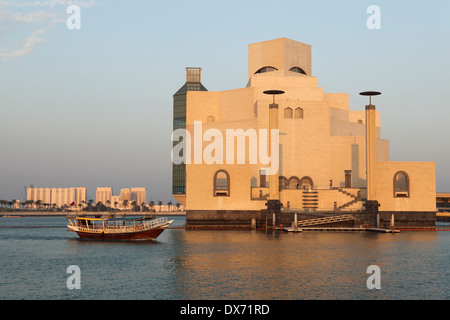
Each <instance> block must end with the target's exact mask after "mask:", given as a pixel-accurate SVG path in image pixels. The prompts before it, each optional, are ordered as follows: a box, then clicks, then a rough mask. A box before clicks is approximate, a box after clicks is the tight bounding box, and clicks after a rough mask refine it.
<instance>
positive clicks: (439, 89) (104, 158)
mask: <svg viewBox="0 0 450 320" xmlns="http://www.w3.org/2000/svg"><path fill="white" fill-rule="evenodd" d="M71 5H77V6H78V7H79V8H80V12H79V13H80V15H79V17H80V29H70V28H68V25H67V20H68V19H69V20H70V21H72V20H71V15H72V14H73V12H72V11H70V12H69V13H67V9H68V7H69V6H71ZM371 5H377V6H378V7H379V8H380V16H379V17H380V19H379V21H380V28H379V29H369V28H368V26H367V20H368V19H370V17H371V16H372V14H373V12H369V13H368V12H367V9H368V7H369V6H371ZM449 13H450V2H449V1H448V0H442V1H438V0H436V1H427V2H426V1H403V0H397V1H375V0H374V1H364V0H343V1H335V0H329V1H325V0H322V1H321V0H319V1H301V0H295V1H283V0H281V1H276V2H274V1H265V0H259V1H253V0H252V1H245V0H240V1H235V0H230V1H215V0H201V1H196V0H192V1H178V0H176V1H141V0H128V1H125V0H92V1H89V0H85V1H68V0H48V1H33V0H23V1H1V0H0V198H1V199H5V200H12V199H20V200H22V201H23V200H24V196H25V195H24V193H25V191H24V187H25V186H29V185H30V184H32V185H34V186H35V187H77V186H84V187H86V188H87V196H88V199H94V200H95V190H96V188H97V187H112V188H113V191H114V194H118V193H119V192H120V189H121V188H128V187H146V188H147V202H148V201H150V200H154V201H158V200H161V199H162V200H163V201H164V202H167V201H169V200H172V201H174V200H173V199H172V197H171V167H172V164H171V148H172V147H171V140H170V136H171V133H172V108H173V103H172V99H173V97H172V96H173V94H174V93H175V92H176V91H177V90H178V89H179V88H180V87H181V86H182V85H183V84H184V82H185V68H186V67H201V68H202V83H203V85H204V86H205V87H206V88H207V89H208V90H209V91H222V90H229V89H237V88H243V87H245V86H246V84H247V81H248V79H247V60H248V44H250V43H255V42H260V41H265V40H271V39H276V38H281V37H286V38H290V39H293V40H296V41H300V42H303V43H307V44H309V45H311V46H312V73H313V74H312V75H313V76H315V77H317V78H318V84H319V86H320V87H323V88H324V91H325V92H342V93H349V97H350V110H364V106H365V105H366V104H367V98H366V97H362V96H359V94H358V93H359V92H361V91H368V90H375V91H380V92H382V95H381V96H377V97H376V98H375V99H374V100H373V103H374V104H375V105H376V106H377V110H379V111H381V123H382V127H381V135H382V138H384V139H389V140H390V146H391V160H392V161H433V162H435V163H436V188H437V191H438V192H450V143H449V142H450V141H449V138H450V125H449V119H450V90H449V88H450V41H449V40H450V20H449V19H448V15H449Z"/></svg>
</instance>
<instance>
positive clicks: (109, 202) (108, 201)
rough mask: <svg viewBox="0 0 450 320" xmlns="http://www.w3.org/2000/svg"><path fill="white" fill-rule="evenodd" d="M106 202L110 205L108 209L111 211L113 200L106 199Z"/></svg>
mask: <svg viewBox="0 0 450 320" xmlns="http://www.w3.org/2000/svg"><path fill="white" fill-rule="evenodd" d="M106 204H107V205H108V211H111V200H106Z"/></svg>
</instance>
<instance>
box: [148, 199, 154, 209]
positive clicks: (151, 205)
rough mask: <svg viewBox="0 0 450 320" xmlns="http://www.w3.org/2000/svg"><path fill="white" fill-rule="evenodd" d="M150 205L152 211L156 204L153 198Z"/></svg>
mask: <svg viewBox="0 0 450 320" xmlns="http://www.w3.org/2000/svg"><path fill="white" fill-rule="evenodd" d="M148 205H149V206H150V211H153V206H154V205H155V201H153V200H151V201H150V202H149V203H148Z"/></svg>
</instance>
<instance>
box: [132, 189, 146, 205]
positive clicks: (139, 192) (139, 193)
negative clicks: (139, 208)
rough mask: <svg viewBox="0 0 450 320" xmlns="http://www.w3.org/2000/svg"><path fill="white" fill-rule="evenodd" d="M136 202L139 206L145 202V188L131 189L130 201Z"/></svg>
mask: <svg viewBox="0 0 450 320" xmlns="http://www.w3.org/2000/svg"><path fill="white" fill-rule="evenodd" d="M134 200H136V202H137V204H138V205H140V204H141V203H142V202H144V203H146V202H147V190H146V189H145V188H131V195H130V201H134Z"/></svg>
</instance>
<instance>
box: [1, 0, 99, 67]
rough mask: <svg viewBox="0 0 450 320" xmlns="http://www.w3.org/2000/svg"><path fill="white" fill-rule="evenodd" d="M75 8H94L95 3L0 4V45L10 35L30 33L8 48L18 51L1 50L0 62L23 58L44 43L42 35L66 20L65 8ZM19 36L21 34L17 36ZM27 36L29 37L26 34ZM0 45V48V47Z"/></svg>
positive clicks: (52, 0)
mask: <svg viewBox="0 0 450 320" xmlns="http://www.w3.org/2000/svg"><path fill="white" fill-rule="evenodd" d="M70 5H77V6H79V7H80V8H90V7H93V6H95V5H97V2H95V1H73V0H47V1H14V2H13V1H1V0H0V41H1V40H2V39H3V41H1V42H5V39H6V38H11V37H13V36H14V34H16V33H19V31H23V30H25V32H26V30H27V29H31V35H30V36H29V37H28V38H26V39H23V38H22V40H20V39H19V40H17V39H15V41H14V42H13V44H9V45H8V47H15V46H16V45H17V43H19V46H20V49H17V48H15V49H12V48H8V49H5V48H3V49H2V50H1V51H2V53H1V56H2V58H3V60H4V61H9V60H12V59H15V58H20V57H23V56H25V55H27V54H29V53H31V52H33V51H35V50H36V48H37V47H38V46H39V45H40V44H42V43H44V42H46V41H45V39H44V35H45V33H46V32H47V31H48V30H49V29H51V28H52V27H54V26H55V25H56V24H58V23H63V22H65V21H66V19H67V13H66V8H67V7H68V6H70ZM20 34H23V32H20ZM29 34H30V33H29ZM1 42H0V44H2V43H1Z"/></svg>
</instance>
